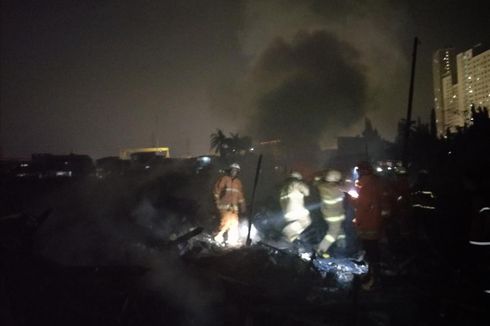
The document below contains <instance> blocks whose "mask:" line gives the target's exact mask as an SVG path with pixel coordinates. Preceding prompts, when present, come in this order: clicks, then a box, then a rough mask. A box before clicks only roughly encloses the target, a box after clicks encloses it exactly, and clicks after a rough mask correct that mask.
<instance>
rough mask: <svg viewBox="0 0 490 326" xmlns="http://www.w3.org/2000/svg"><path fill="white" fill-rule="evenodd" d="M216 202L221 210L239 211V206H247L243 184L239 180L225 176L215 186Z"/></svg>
mask: <svg viewBox="0 0 490 326" xmlns="http://www.w3.org/2000/svg"><path fill="white" fill-rule="evenodd" d="M213 194H214V200H215V202H216V205H217V206H218V209H219V210H233V211H238V206H239V205H240V206H242V209H243V207H244V205H245V198H244V196H243V187H242V182H241V181H240V179H238V178H234V179H233V178H232V177H230V176H229V175H224V176H222V177H221V178H219V179H218V181H216V184H215V185H214V190H213Z"/></svg>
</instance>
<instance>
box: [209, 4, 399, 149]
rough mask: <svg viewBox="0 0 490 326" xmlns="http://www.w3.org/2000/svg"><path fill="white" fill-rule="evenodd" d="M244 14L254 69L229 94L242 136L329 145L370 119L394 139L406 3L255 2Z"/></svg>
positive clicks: (243, 37)
mask: <svg viewBox="0 0 490 326" xmlns="http://www.w3.org/2000/svg"><path fill="white" fill-rule="evenodd" d="M243 16H244V22H243V27H242V30H241V34H240V41H241V47H242V52H243V54H244V57H245V58H247V60H248V62H249V65H248V66H247V71H245V72H244V73H243V76H242V80H241V82H238V83H236V88H237V90H235V91H234V92H231V93H232V94H233V95H232V96H233V98H234V99H235V103H236V102H241V103H239V104H235V105H234V106H233V107H232V109H229V110H228V111H229V112H232V114H233V116H232V117H233V119H234V121H236V118H237V117H243V118H244V120H246V121H247V123H246V127H244V130H243V132H244V133H248V134H252V135H253V136H254V137H255V138H256V139H258V140H262V139H264V138H265V139H267V138H272V137H274V138H282V139H286V140H288V141H293V142H295V143H296V144H301V146H300V147H310V148H311V147H312V146H313V145H312V144H314V145H315V146H318V145H319V146H320V147H321V148H326V147H331V146H334V145H335V140H336V137H337V136H339V135H353V134H359V133H360V131H361V124H362V121H363V118H364V117H365V116H369V117H371V118H372V120H373V121H374V122H375V126H376V127H377V128H378V129H379V130H380V131H381V133H382V135H385V136H386V137H388V138H390V137H392V136H393V135H394V133H395V128H396V121H397V120H398V119H399V118H400V116H402V115H403V107H404V99H405V96H401V95H405V93H406V83H407V78H406V72H407V68H408V59H407V55H406V48H404V46H405V44H404V43H403V42H404V41H405V40H406V38H405V39H404V38H403V37H404V31H403V30H402V26H403V25H404V23H405V22H406V21H407V18H406V15H405V14H404V8H403V7H401V5H397V4H393V3H392V2H390V1H371V0H365V1H315V0H311V1H301V2H298V1H274V0H273V1H256V0H249V1H246V2H245V5H244V13H243ZM408 39H409V38H408ZM230 103H232V101H228V102H227V103H226V107H227V108H230V107H231V105H230ZM218 106H219V105H218ZM240 110H241V113H240V112H239V111H240ZM237 112H238V113H237ZM250 112H253V113H250ZM292 131H294V132H292ZM293 135H294V137H293Z"/></svg>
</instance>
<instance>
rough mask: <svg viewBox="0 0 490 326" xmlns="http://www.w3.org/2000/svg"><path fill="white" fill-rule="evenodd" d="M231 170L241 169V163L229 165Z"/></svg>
mask: <svg viewBox="0 0 490 326" xmlns="http://www.w3.org/2000/svg"><path fill="white" fill-rule="evenodd" d="M229 168H230V170H231V169H236V170H238V171H240V164H238V163H231V164H230V166H229Z"/></svg>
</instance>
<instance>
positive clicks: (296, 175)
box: [289, 171, 303, 180]
mask: <svg viewBox="0 0 490 326" xmlns="http://www.w3.org/2000/svg"><path fill="white" fill-rule="evenodd" d="M289 176H290V177H291V178H293V179H297V180H303V176H302V175H301V173H299V172H298V171H293V172H291V174H290V175H289Z"/></svg>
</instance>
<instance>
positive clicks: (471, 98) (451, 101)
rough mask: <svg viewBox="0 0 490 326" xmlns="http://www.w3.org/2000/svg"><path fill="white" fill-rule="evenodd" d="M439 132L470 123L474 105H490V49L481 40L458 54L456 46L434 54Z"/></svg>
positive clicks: (436, 111)
mask: <svg viewBox="0 0 490 326" xmlns="http://www.w3.org/2000/svg"><path fill="white" fill-rule="evenodd" d="M432 74H433V82H434V109H435V113H436V127H437V135H438V136H439V137H442V136H444V135H445V134H446V133H447V130H449V131H455V130H456V129H457V128H458V127H463V126H464V125H465V124H469V123H471V121H470V114H469V113H470V109H471V106H472V105H474V106H476V107H478V106H486V107H490V50H489V49H488V47H484V46H482V45H481V44H479V45H477V46H475V47H474V48H472V49H469V50H467V51H465V52H462V53H459V54H457V55H455V51H454V49H453V48H445V49H440V50H437V51H436V52H435V53H434V55H433V61H432Z"/></svg>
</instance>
